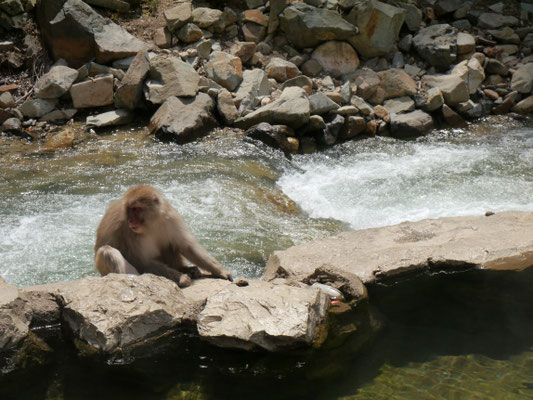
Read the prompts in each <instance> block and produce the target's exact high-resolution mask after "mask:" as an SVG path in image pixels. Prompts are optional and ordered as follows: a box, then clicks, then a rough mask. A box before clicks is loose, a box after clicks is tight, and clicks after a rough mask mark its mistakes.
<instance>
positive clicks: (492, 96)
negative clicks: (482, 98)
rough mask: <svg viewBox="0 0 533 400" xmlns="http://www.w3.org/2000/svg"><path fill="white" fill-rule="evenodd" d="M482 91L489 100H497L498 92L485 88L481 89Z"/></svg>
mask: <svg viewBox="0 0 533 400" xmlns="http://www.w3.org/2000/svg"><path fill="white" fill-rule="evenodd" d="M483 93H485V95H486V96H487V97H488V98H489V99H491V100H497V99H499V98H500V95H499V94H498V92H496V91H495V90H492V89H485V90H483Z"/></svg>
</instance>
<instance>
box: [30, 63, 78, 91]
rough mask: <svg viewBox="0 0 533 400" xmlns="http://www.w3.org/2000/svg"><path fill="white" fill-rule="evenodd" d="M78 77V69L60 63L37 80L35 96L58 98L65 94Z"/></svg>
mask: <svg viewBox="0 0 533 400" xmlns="http://www.w3.org/2000/svg"><path fill="white" fill-rule="evenodd" d="M76 79H78V71H76V70H75V69H72V68H69V67H64V66H62V65H58V66H55V67H52V68H50V71H48V72H47V73H46V74H44V75H43V76H41V77H40V78H39V79H38V80H37V82H35V86H34V90H35V96H37V97H40V98H42V99H56V98H58V97H61V96H63V95H64V94H65V93H66V92H68V90H69V89H70V87H71V86H72V84H73V83H74V82H75V81H76Z"/></svg>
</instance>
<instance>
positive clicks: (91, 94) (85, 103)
mask: <svg viewBox="0 0 533 400" xmlns="http://www.w3.org/2000/svg"><path fill="white" fill-rule="evenodd" d="M70 96H71V97H72V104H73V105H74V107H75V108H90V107H100V106H106V105H108V104H113V75H105V76H102V77H100V78H95V79H91V80H88V81H85V82H80V83H75V84H74V85H72V87H71V88H70Z"/></svg>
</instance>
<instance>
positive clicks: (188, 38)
mask: <svg viewBox="0 0 533 400" xmlns="http://www.w3.org/2000/svg"><path fill="white" fill-rule="evenodd" d="M203 37H204V32H202V30H201V29H200V28H199V27H198V26H196V25H195V24H193V23H190V22H189V23H188V24H185V25H183V26H182V27H181V28H180V30H179V32H178V38H179V40H181V41H182V42H185V43H194V42H197V41H198V40H200V39H201V38H203Z"/></svg>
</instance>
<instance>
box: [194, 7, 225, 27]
mask: <svg viewBox="0 0 533 400" xmlns="http://www.w3.org/2000/svg"><path fill="white" fill-rule="evenodd" d="M222 14H223V12H222V11H221V10H217V9H214V8H208V7H196V8H195V9H194V10H193V11H192V19H193V23H194V24H195V25H196V26H198V27H199V28H202V29H206V28H209V27H211V26H212V25H214V24H217V23H218V22H220V19H221V18H222Z"/></svg>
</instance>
